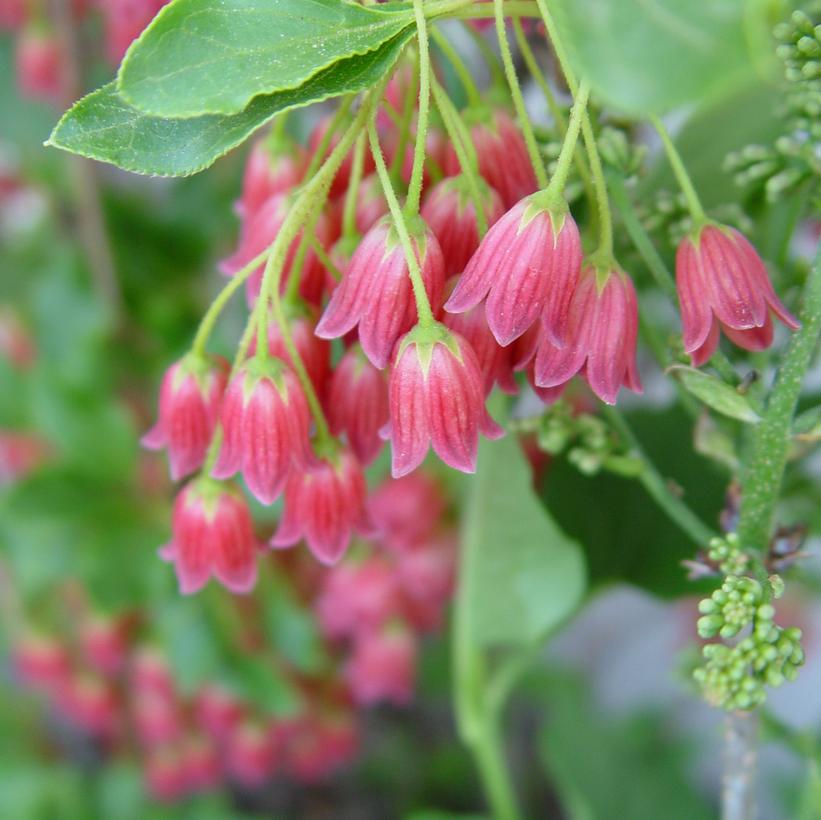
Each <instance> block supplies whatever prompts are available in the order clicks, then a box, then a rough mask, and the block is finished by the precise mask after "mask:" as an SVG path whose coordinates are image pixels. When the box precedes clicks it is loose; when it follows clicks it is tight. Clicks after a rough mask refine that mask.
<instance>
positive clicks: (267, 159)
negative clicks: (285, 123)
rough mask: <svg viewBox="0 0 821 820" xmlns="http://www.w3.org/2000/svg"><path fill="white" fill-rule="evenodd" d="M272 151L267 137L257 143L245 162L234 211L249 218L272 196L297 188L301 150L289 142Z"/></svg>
mask: <svg viewBox="0 0 821 820" xmlns="http://www.w3.org/2000/svg"><path fill="white" fill-rule="evenodd" d="M282 142H283V144H282V145H279V144H277V145H276V146H274V147H273V148H272V146H271V145H270V141H269V139H268V138H264V139H260V140H257V142H256V143H255V144H254V147H253V148H252V149H251V151H250V153H249V154H248V159H247V160H246V161H245V173H244V174H243V177H242V194H241V196H240V200H239V202H237V212H238V213H239V215H240V216H241V217H242V218H243V219H244V220H247V219H249V218H251V217H252V216H253V215H254V214H255V213H256V212H257V211H258V210H259V208H260V207H261V206H262V205H263V203H264V202H265V201H266V200H268V199H270V198H271V197H272V196H274V194H282V193H286V192H288V191H290V190H291V189H292V188H294V187H296V186H297V185H299V183H300V180H301V179H302V173H303V171H304V169H305V153H304V149H302V148H301V147H299V146H296V145H293V144H291V143H290V141H287V142H286V141H285V140H283V141H282Z"/></svg>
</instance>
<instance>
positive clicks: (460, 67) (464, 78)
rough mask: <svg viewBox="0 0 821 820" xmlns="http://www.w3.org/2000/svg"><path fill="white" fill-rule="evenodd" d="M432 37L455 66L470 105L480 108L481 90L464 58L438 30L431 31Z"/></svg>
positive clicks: (454, 68)
mask: <svg viewBox="0 0 821 820" xmlns="http://www.w3.org/2000/svg"><path fill="white" fill-rule="evenodd" d="M431 36H432V37H433V41H434V42H435V43H436V45H437V46H438V48H439V50H440V51H441V52H442V54H444V55H445V57H447V60H448V62H449V63H450V64H451V66H453V70H454V71H455V72H456V76H457V77H458V78H459V82H460V83H461V84H462V88H464V90H465V94H466V95H467V98H468V105H471V106H475V107H477V108H478V107H479V106H480V105H481V104H482V95H481V94H480V93H479V88H478V86H477V85H476V82H475V81H474V79H473V75H472V74H471V73H470V69H469V68H468V67H467V66H466V65H465V61H464V60H463V59H462V56H461V55H460V54H459V52H458V51H457V50H456V48H455V47H454V45H453V43H451V41H450V40H448V38H447V37H445V35H444V34H443V33H442V32H441V31H439V30H438V29H436V28H434V29H431Z"/></svg>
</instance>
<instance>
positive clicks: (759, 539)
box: [738, 243, 821, 556]
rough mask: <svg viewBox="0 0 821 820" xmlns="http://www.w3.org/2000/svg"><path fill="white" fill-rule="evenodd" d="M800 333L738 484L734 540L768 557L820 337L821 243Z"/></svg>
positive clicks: (792, 343)
mask: <svg viewBox="0 0 821 820" xmlns="http://www.w3.org/2000/svg"><path fill="white" fill-rule="evenodd" d="M799 318H800V320H801V328H800V329H799V330H798V331H796V332H795V333H794V334H793V336H792V338H791V339H790V342H789V345H788V346H787V350H786V351H785V353H784V356H783V358H782V360H781V366H780V367H779V370H778V375H777V376H776V379H775V384H774V385H773V389H772V391H771V393H770V395H769V398H768V400H767V406H766V408H765V410H764V415H763V417H762V419H761V422H760V423H759V424H758V425H757V427H756V428H755V432H754V434H753V446H752V452H751V455H750V458H749V460H748V461H747V462H746V464H745V469H744V471H743V475H742V482H741V512H740V517H739V522H738V536H739V539H740V540H741V544H742V545H743V547H744V549H748V550H755V551H757V552H758V553H759V555H760V556H763V555H764V553H766V551H767V549H768V547H769V542H770V536H771V534H772V529H773V522H774V518H775V509H776V505H777V503H778V497H779V494H780V491H781V481H782V479H783V476H784V469H785V467H786V464H787V453H788V450H789V447H790V441H791V427H792V420H793V416H794V415H795V409H796V406H797V405H798V399H799V396H800V395H801V387H802V384H803V381H804V376H805V374H806V372H807V369H808V367H809V365H810V361H811V359H812V356H813V353H814V351H815V349H816V346H817V344H818V338H819V334H821V243H820V244H819V246H818V249H817V251H816V255H815V262H814V264H813V267H812V270H811V271H810V275H809V278H808V279H807V284H806V287H805V289H804V304H803V306H802V308H801V312H800V315H799Z"/></svg>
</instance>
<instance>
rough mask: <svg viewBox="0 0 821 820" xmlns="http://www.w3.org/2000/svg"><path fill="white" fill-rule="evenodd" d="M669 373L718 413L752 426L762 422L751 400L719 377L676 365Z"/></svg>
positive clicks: (668, 370) (670, 368)
mask: <svg viewBox="0 0 821 820" xmlns="http://www.w3.org/2000/svg"><path fill="white" fill-rule="evenodd" d="M667 372H668V373H671V374H672V375H673V376H675V377H676V378H677V379H678V380H679V381H680V382H681V383H682V384H683V385H684V387H685V389H686V390H687V391H688V392H689V393H692V394H693V395H694V396H695V397H696V398H697V399H700V400H701V401H703V402H704V404H706V405H707V406H708V407H710V408H712V409H713V410H715V411H716V412H717V413H721V414H722V415H723V416H729V417H730V418H731V419H737V420H738V421H746V422H749V423H750V424H756V423H757V422H759V421H761V418H760V416H759V415H758V413H756V412H755V410H753V408H752V406H751V405H750V401H749V399H748V398H747V397H746V396H742V395H741V393H739V392H738V391H737V390H736V389H735V388H734V387H731V386H730V385H729V384H727V383H726V382H723V381H722V380H721V379H719V378H718V377H716V376H713V375H711V374H710V373H705V372H704V371H703V370H698V369H696V368H695V367H687V366H686V365H683V364H674V365H672V366H671V367H668V368H667Z"/></svg>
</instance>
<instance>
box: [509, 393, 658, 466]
mask: <svg viewBox="0 0 821 820" xmlns="http://www.w3.org/2000/svg"><path fill="white" fill-rule="evenodd" d="M513 427H514V428H515V429H516V431H517V432H521V433H535V434H536V443H537V444H538V446H539V448H540V449H541V450H544V451H545V452H546V453H550V455H553V456H558V455H562V454H566V456H567V460H568V461H569V462H570V463H571V464H573V465H574V466H575V467H576V469H578V470H579V472H581V473H583V474H584V475H596V473H598V472H600V471H601V470H607V471H609V472H613V473H617V474H619V475H623V476H627V477H634V476H636V475H638V473H639V471H640V470H641V469H642V464H641V461H640V460H639V459H636V458H634V457H633V456H631V455H630V454H629V453H627V452H625V449H624V446H623V445H622V443H621V442H620V440H619V438H618V436H617V435H616V434H615V433H614V432H613V431H612V430H611V429H610V427H609V426H608V424H607V423H606V422H605V421H604V420H603V419H601V418H599V417H598V416H594V415H592V414H591V413H576V412H574V410H573V408H572V407H571V405H570V404H569V403H568V402H566V401H557V402H556V403H555V404H553V405H551V406H550V407H548V408H546V410H545V412H544V413H543V414H542V415H541V416H537V417H534V418H529V419H522V420H521V421H518V422H516V423H515V424H514V425H513Z"/></svg>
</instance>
